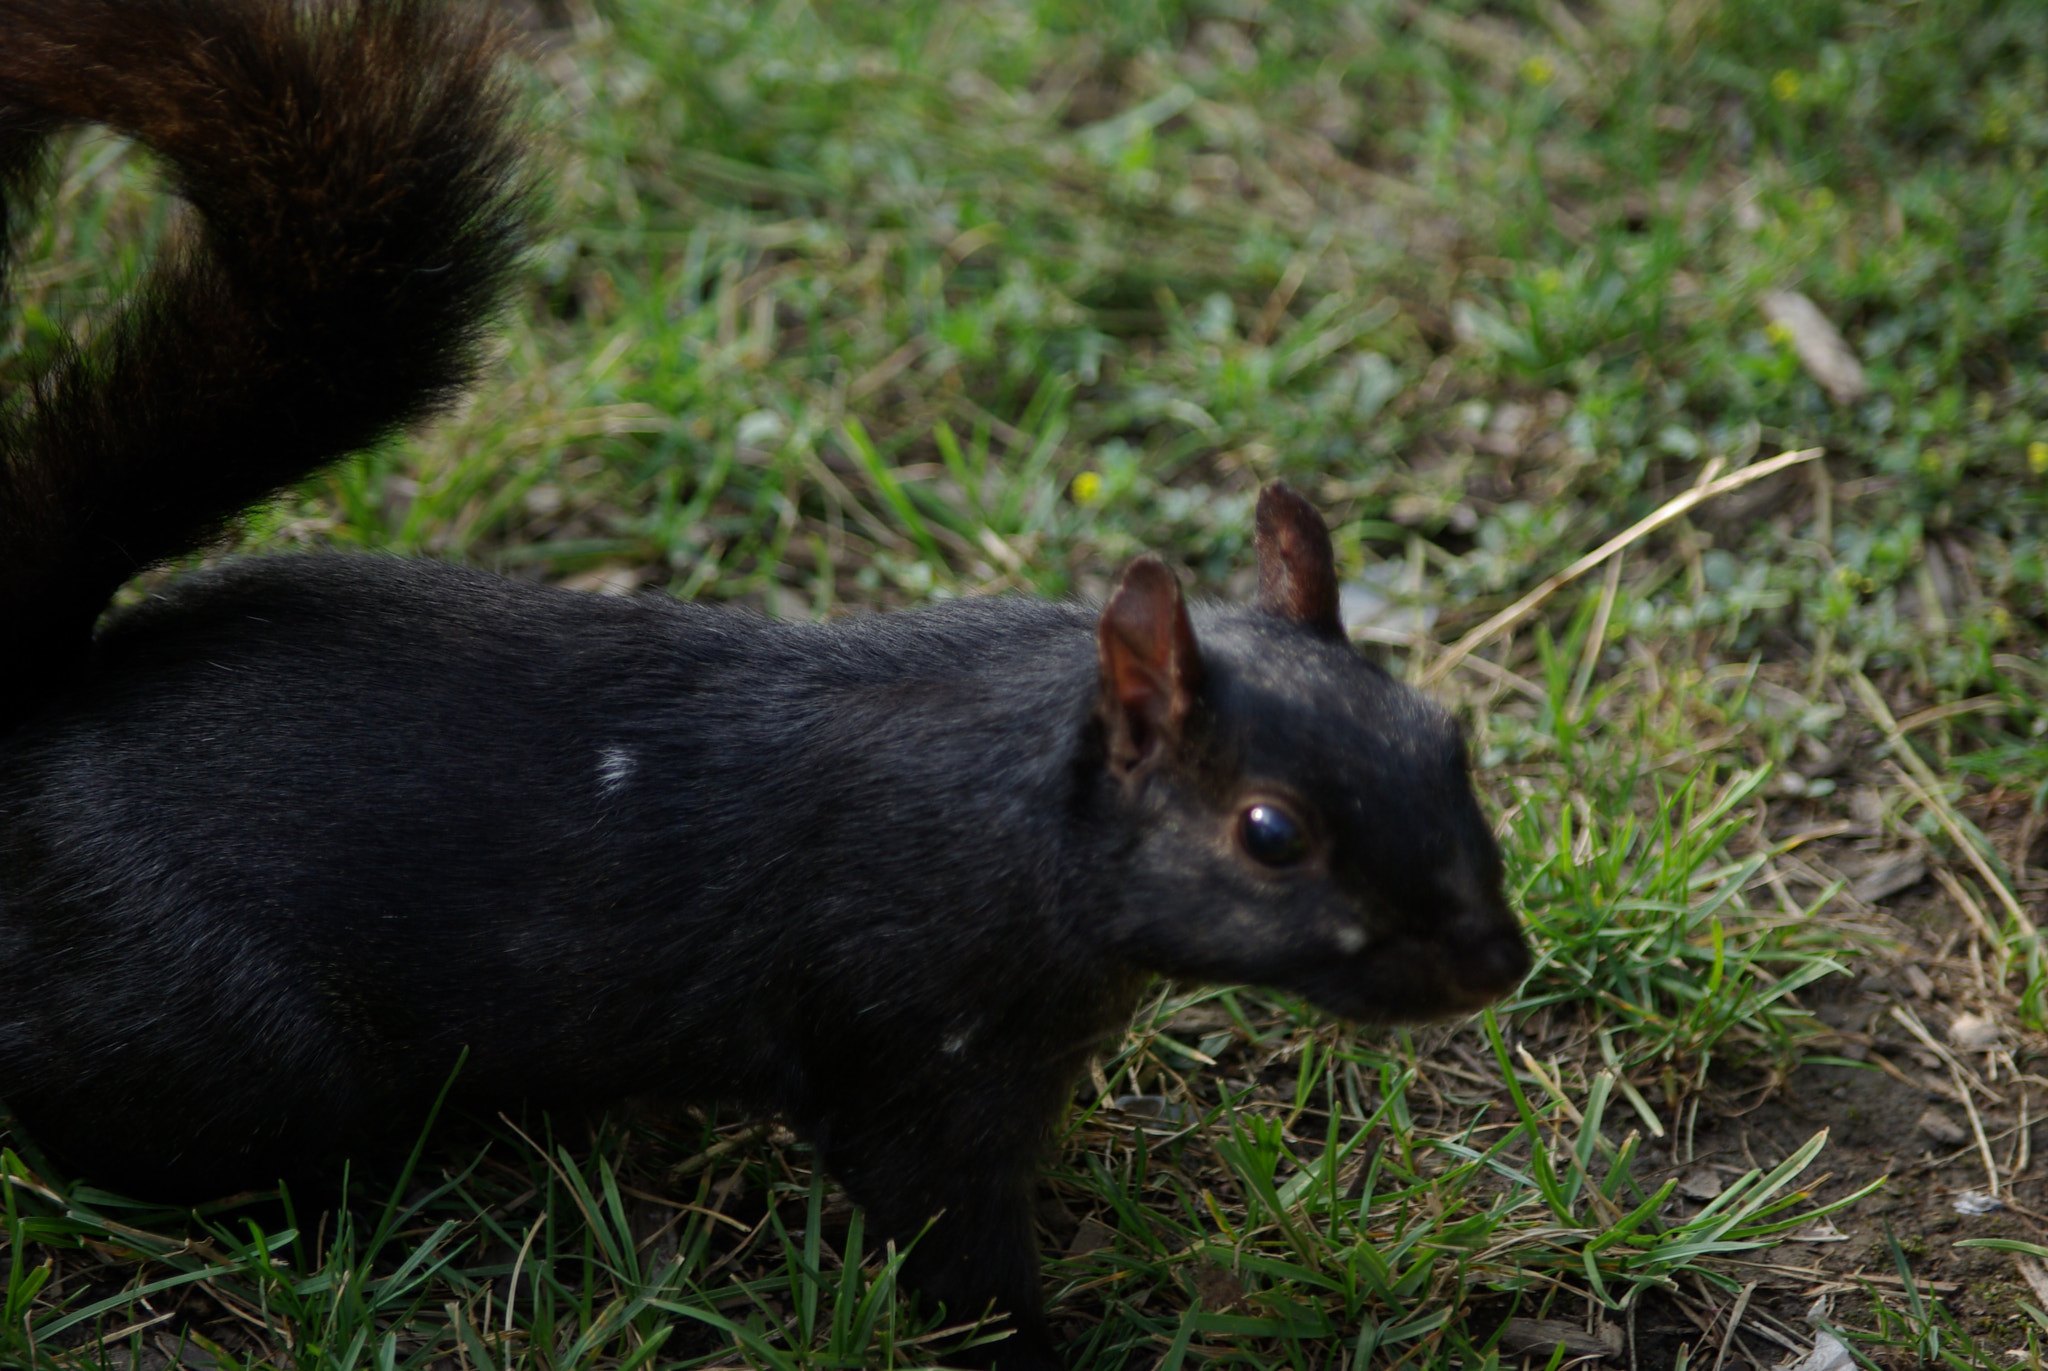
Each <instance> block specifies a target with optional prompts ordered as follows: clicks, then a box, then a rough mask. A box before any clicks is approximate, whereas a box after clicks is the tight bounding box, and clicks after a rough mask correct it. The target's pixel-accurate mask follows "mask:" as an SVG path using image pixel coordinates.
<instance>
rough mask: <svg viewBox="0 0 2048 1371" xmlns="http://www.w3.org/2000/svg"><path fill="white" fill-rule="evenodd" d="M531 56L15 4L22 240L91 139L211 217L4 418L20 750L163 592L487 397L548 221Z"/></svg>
mask: <svg viewBox="0 0 2048 1371" xmlns="http://www.w3.org/2000/svg"><path fill="white" fill-rule="evenodd" d="M503 50H504V42H503V40H502V37H501V35H500V32H499V31H498V30H497V29H495V28H494V27H493V26H492V25H491V24H490V23H489V22H487V21H486V20H483V19H480V18H476V17H470V16H466V15H465V14H464V13H463V12H460V11H457V10H454V9H450V8H447V7H445V6H443V5H440V4H437V3H432V2H431V0H429V2H427V3H419V2H416V0H316V3H313V4H310V5H308V4H292V3H288V0H0V230H5V229H6V228H9V227H18V221H19V218H20V215H21V209H22V202H23V200H24V198H25V197H26V196H27V195H28V193H29V192H30V191H31V190H32V189H33V188H34V187H35V185H36V184H37V183H38V181H39V180H40V179H41V178H40V167H41V164H42V161H43V158H42V155H41V152H42V145H43V143H44V142H45V141H46V140H47V138H48V136H49V135H50V134H51V133H53V132H55V131H57V130H59V129H61V128H63V127H66V126H68V125H74V124H84V123H97V124H105V125H108V126H110V127H112V128H114V129H116V130H118V131H119V132H121V133H124V134H127V135H129V136H130V137H133V138H135V139H136V140H138V141H139V142H142V143H144V144H146V145H147V146H149V147H150V148H152V149H153V150H155V152H156V153H157V154H158V156H159V157H160V158H161V159H162V160H163V162H164V164H165V166H166V168H167V172H168V175H169V177H170V180H171V183H172V185H173V187H174V188H175V189H176V190H177V191H178V192H179V193H180V194H181V195H182V196H184V197H185V199H187V200H188V201H189V202H190V203H191V205H192V207H193V208H194V209H195V210H196V211H197V214H196V215H195V216H194V222H193V223H192V224H191V226H190V232H189V233H187V234H186V235H185V236H184V237H183V239H182V240H181V241H179V242H178V244H177V245H176V246H175V247H173V248H170V249H167V250H166V252H165V253H164V254H163V256H162V259H161V260H160V261H159V262H158V263H157V264H156V266H155V268H154V269H153V271H152V272H151V274H150V275H149V277H148V278H147V280H146V281H145V282H144V283H143V284H142V286H141V288H140V289H139V291H138V292H137V293H136V295H135V297H134V298H133V299H131V300H129V301H128V302H127V303H126V305H125V308H124V309H123V310H122V311H121V313H120V314H119V316H118V317H117V318H116V319H115V320H113V321H112V322H111V323H110V324H109V325H108V326H107V327H106V328H104V329H103V330H101V331H100V332H99V334H98V335H97V336H96V337H95V338H94V339H93V341H91V342H90V343H88V344H87V345H85V346H84V347H83V348H80V349H76V350H72V351H69V352H67V353H66V354H64V355H62V356H60V357H59V358H58V360H57V361H56V362H55V364H54V365H52V366H51V367H50V368H49V369H48V370H46V371H45V372H44V373H43V374H42V375H41V376H40V377H39V378H37V379H36V380H34V381H33V382H31V383H29V384H28V385H27V386H25V387H23V388H22V389H21V391H20V392H18V393H16V394H12V395H9V396H6V397H5V399H4V406H0V727H5V726H6V725H8V724H11V723H13V722H14V721H15V720H16V719H18V718H19V717H20V714H21V711H22V710H24V709H25V708H26V707H27V706H28V705H29V704H30V703H32V702H33V701H35V700H36V699H37V698H39V697H41V696H43V695H45V694H47V693H48V692H49V691H50V690H51V689H53V688H54V687H55V684H56V683H57V682H58V681H61V680H62V679H63V678H64V677H65V676H66V675H68V673H69V672H70V671H71V670H72V669H73V668H74V667H75V666H76V665H77V664H78V663H80V662H82V661H83V660H84V658H85V655H86V653H87V650H88V648H89V646H90V642H91V634H92V627H93V624H94V622H95V621H96V620H97V618H98V617H99V614H100V611H101V610H102V609H103V608H104V607H105V605H106V603H107V600H108V597H109V596H111V595H112V594H113V592H114V591H115V590H116V589H117V588H118V587H119V586H120V585H121V583H122V582H124V581H126V580H127V579H128V578H129V577H130V576H132V575H134V574H135V572H136V571H137V570H139V569H140V568H143V567H146V566H148V565H150V564H151V563H153V562H157V561H161V560H162V559H164V558H167V557H172V556H176V555H177V554H179V553H183V552H187V551H190V550H192V549H194V548H196V547H199V546H202V545H203V544H204V543H205V542H206V541H208V540H209V539H210V538H211V537H213V536H215V535H216V534H217V532H218V530H219V529H220V527H221V525H222V524H223V522H224V521H225V520H227V519H229V518H231V517H232V516H233V515H234V514H236V513H237V512H238V511H240V510H242V509H243V508H245V507H247V506H248V505H250V504H252V503H254V502H255V501H257V500H260V499H261V498H263V497H264V496H265V495H267V494H269V493H270V492H272V491H274V490H276V489H277V488H278V487H280V486H283V485H287V484H289V483H291V482H293V481H296V480H299V479H301V478H303V477H304V476H306V475H308V474H309V473H311V472H312V471H314V470H316V469H317V468H319V467H320V466H322V465H324V464H325V463H328V462H330V461H332V460H334V459H335V458H337V457H340V456H343V455H345V454H347V453H350V452H353V451H356V450H358V449H360V448H363V447H367V446H369V445H370V444H373V443H375V442H377V441H378V440H380V439H382V438H385V437H387V436H388V435H390V434H391V433H392V432H393V431H394V430H396V429H397V428H399V427H401V426H402V425H405V424H408V423H411V422H413V421H415V420H417V419H419V418H421V417H422V416H424V415H426V414H428V413H429V412H431V411H433V410H434V409H436V408H437V407H439V406H441V405H443V404H445V403H446V402H447V401H449V400H450V399H452V398H453V397H454V396H455V395H456V394H457V393H458V392H459V391H460V390H461V389H462V388H463V387H464V386H465V385H466V384H467V383H468V382H469V381H470V379H471V377H472V375H473V374H474V372H475V370H476V367H477V362H478V358H479V351H480V344H481V342H482V337H483V331H484V329H485V326H486V325H487V324H488V323H489V321H490V318H491V316H492V314H493V312H494V309H495V307H496V305H497V303H498V301H499V300H500V298H501V296H502V294H503V292H504V288H505V286H506V284H507V282H508V280H509V278H510V275H511V271H512V268H513V265H514V263H515V260H516V258H517V257H518V255H519V253H520V251H521V248H522V246H523V245H524V243H525V241H526V237H527V232H528V228H529V224H530V221H531V209H532V203H533V199H534V197H533V192H532V183H531V181H530V179H529V177H528V173H527V170H526V166H525V163H524V161H523V159H522V157H521V150H520V144H519V140H518V137H517V134H516V131H515V128H514V125H513V122H512V119H511V113H510V112H511V108H512V106H513V104H514V100H513V97H512V94H511V92H510V91H509V90H508V88H507V86H506V84H505V83H504V81H503V79H502V78H501V76H500V75H499V74H498V64H499V61H500V58H501V57H502V55H503Z"/></svg>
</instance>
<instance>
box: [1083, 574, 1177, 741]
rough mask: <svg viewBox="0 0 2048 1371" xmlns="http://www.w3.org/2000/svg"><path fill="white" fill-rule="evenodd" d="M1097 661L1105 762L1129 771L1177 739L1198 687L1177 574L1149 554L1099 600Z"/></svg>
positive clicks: (1096, 638) (1096, 628) (1096, 640)
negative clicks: (1106, 744) (1106, 746)
mask: <svg viewBox="0 0 2048 1371" xmlns="http://www.w3.org/2000/svg"><path fill="white" fill-rule="evenodd" d="M1095 647H1096V653H1097V656H1098V658H1099V659H1100V661H1101V663H1102V702H1101V704H1100V706H1099V708H1100V710H1101V713H1102V721H1103V724H1104V725H1105V726H1106V728H1107V730H1108V735H1109V765H1110V770H1111V771H1112V772H1114V773H1115V774H1116V775H1117V776H1118V777H1120V778H1121V777H1126V776H1129V775H1130V774H1131V773H1132V772H1134V771H1136V770H1138V769H1139V768H1140V767H1142V766H1144V765H1145V764H1146V763H1148V762H1150V761H1152V760H1153V759H1154V758H1155V757H1157V756H1158V755H1159V754H1160V753H1161V751H1162V750H1163V749H1165V748H1168V747H1172V746H1174V745H1175V744H1177V743H1179V742H1180V740H1181V730H1182V727H1183V726H1184V725H1185V724H1186V722H1187V718H1188V715H1189V713H1190V712H1191V711H1192V710H1193V709H1194V706H1195V696H1196V694H1197V693H1198V692H1199V691H1200V690H1201V688H1202V657H1201V652H1200V649H1198V648H1197V647H1196V646H1195V630H1194V627H1193V625H1191V624H1190V623H1189V622H1188V608H1187V605H1186V604H1185V603H1183V602H1182V600H1181V597H1180V582H1178V581H1176V580H1175V579H1174V578H1173V573H1172V572H1171V571H1168V570H1167V569H1166V566H1165V564H1164V563H1162V562H1161V561H1160V560H1159V559H1158V558H1156V557H1140V558H1138V559H1137V560H1136V561H1134V562H1132V563H1131V564H1130V566H1128V567H1126V568H1125V569H1124V574H1123V577H1122V579H1120V580H1119V581H1118V582H1117V586H1116V590H1115V591H1114V592H1112V593H1111V595H1110V597H1109V603H1108V604H1106V605H1104V606H1103V607H1102V618H1101V620H1100V621H1099V622H1098V623H1097V624H1096V627H1095Z"/></svg>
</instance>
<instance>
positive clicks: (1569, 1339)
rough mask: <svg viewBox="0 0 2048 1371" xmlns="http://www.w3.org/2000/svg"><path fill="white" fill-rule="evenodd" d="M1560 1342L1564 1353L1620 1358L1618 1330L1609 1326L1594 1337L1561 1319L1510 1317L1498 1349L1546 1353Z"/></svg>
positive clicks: (1521, 1353)
mask: <svg viewBox="0 0 2048 1371" xmlns="http://www.w3.org/2000/svg"><path fill="white" fill-rule="evenodd" d="M1560 1343H1562V1344H1563V1345H1564V1350H1565V1354H1566V1355H1567V1356H1572V1357H1619V1356H1620V1355H1621V1349H1622V1341H1621V1330H1620V1329H1619V1328H1616V1327H1614V1326H1612V1325H1608V1326H1607V1327H1604V1328H1602V1329H1601V1330H1600V1336H1598V1337H1596V1336H1594V1335H1593V1334H1591V1333H1588V1332H1587V1331H1586V1330H1585V1329H1583V1328H1581V1327H1579V1326H1578V1325H1577V1324H1575V1323H1568V1322H1566V1321H1565V1320H1564V1319H1509V1320H1508V1324H1507V1327H1506V1328H1504V1329H1502V1330H1501V1335H1500V1350H1501V1351H1503V1352H1505V1353H1507V1354H1508V1355H1509V1356H1511V1357H1519V1356H1524V1355H1527V1354H1529V1353H1532V1352H1533V1353H1538V1354H1542V1353H1547V1352H1550V1351H1552V1350H1553V1349H1555V1348H1556V1347H1557V1346H1558V1344H1560Z"/></svg>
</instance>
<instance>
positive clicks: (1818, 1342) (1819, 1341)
mask: <svg viewBox="0 0 2048 1371" xmlns="http://www.w3.org/2000/svg"><path fill="white" fill-rule="evenodd" d="M1856 1365H1857V1362H1856V1354H1855V1353H1853V1352H1851V1351H1850V1350H1849V1349H1848V1347H1847V1346H1846V1345H1844V1344H1843V1342H1842V1340H1841V1339H1840V1338H1838V1337H1836V1336H1835V1335H1834V1334H1833V1333H1829V1332H1826V1331H1822V1332H1820V1333H1816V1334H1815V1335H1814V1339H1813V1350H1812V1351H1811V1352H1808V1353H1807V1354H1806V1355H1805V1356H1803V1357H1801V1358H1800V1359H1799V1360H1798V1361H1797V1362H1794V1363H1793V1364H1792V1366H1791V1368H1790V1371H1856Z"/></svg>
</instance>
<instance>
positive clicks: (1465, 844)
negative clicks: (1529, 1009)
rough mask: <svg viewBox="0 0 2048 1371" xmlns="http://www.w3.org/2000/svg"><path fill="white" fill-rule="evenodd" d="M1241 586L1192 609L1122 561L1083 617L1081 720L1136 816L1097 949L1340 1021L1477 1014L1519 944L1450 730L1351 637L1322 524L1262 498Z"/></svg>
mask: <svg viewBox="0 0 2048 1371" xmlns="http://www.w3.org/2000/svg"><path fill="white" fill-rule="evenodd" d="M1257 517H1258V523H1257V545H1258V556H1259V597H1258V601H1257V604H1256V605H1255V606H1253V607H1251V608H1248V609H1207V608H1201V607H1198V608H1197V609H1196V611H1195V613H1194V614H1192V615H1191V614H1190V613H1189V610H1188V606H1187V605H1186V603H1185V602H1184V601H1183V600H1182V598H1181V593H1180V586H1179V583H1178V582H1177V581H1175V579H1174V577H1173V574H1172V573H1171V572H1170V571H1168V570H1167V569H1166V567H1165V566H1164V565H1162V564H1161V563H1160V562H1158V561H1157V560H1155V559H1153V558H1151V557H1141V558H1139V559H1138V560H1137V561H1135V562H1134V563H1132V564H1131V566H1130V567H1129V568H1128V569H1127V570H1126V571H1125V572H1124V574H1123V577H1122V579H1121V580H1120V581H1119V582H1118V584H1117V587H1116V590H1115V592H1114V593H1113V594H1112V595H1111V596H1110V598H1109V601H1108V603H1107V604H1106V605H1104V607H1103V610H1102V615H1101V618H1100V620H1099V622H1098V625H1097V630H1096V644H1097V652H1098V658H1099V661H1100V666H1101V693H1100V697H1099V700H1098V703H1097V707H1096V710H1097V717H1098V719H1099V721H1100V723H1101V725H1102V737H1103V742H1104V754H1105V755H1104V762H1103V764H1104V768H1105V771H1106V773H1107V776H1108V781H1109V784H1110V785H1111V787H1112V788H1113V789H1114V790H1115V791H1116V793H1117V798H1116V803H1117V805H1118V806H1119V808H1121V809H1122V810H1123V811H1124V812H1125V813H1126V814H1128V815H1129V816H1130V818H1131V819H1132V820H1133V821H1134V822H1133V826H1132V828H1131V829H1130V830H1129V831H1130V833H1131V834H1132V837H1131V847H1130V850H1129V853H1128V860H1129V863H1130V865H1129V868H1128V877H1127V880H1126V883H1125V886H1124V900H1123V903H1122V905H1121V907H1120V909H1119V910H1118V912H1117V914H1116V915H1115V916H1114V918H1113V920H1112V927H1111V928H1110V929H1108V930H1107V932H1108V935H1109V938H1110V941H1111V944H1112V945H1113V946H1114V947H1115V948H1116V949H1117V950H1118V951H1119V952H1120V953H1121V954H1123V955H1125V956H1127V957H1129V958H1130V959H1131V960H1132V961H1134V962H1136V963H1138V964H1140V965H1142V966H1144V967H1146V968H1147V969H1150V970H1154V971H1160V972H1164V973H1167V974H1169V975H1174V976H1181V977H1186V978H1189V979H1195V980H1206V981H1250V982H1256V983H1259V984H1263V985H1270V986H1275V987H1278V988H1280V989H1284V990H1291V991H1294V992H1296V993H1298V994H1301V995H1304V996H1306V997H1307V998H1308V999H1310V1000H1312V1001H1313V1002H1315V1003H1316V1004H1317V1005H1320V1006H1321V1007H1322V1008H1324V1009H1327V1010H1329V1011H1330V1012H1332V1013H1335V1014H1338V1015H1341V1016H1343V1017H1346V1018H1350V1019H1357V1020H1363V1021H1373V1022H1389V1021H1402V1020H1413V1019H1424V1018H1431V1017H1435V1016H1439V1015H1444V1014H1453V1013H1458V1012H1462V1011H1467V1010H1472V1009H1476V1008H1478V1007H1479V1006H1481V1005H1483V1004H1485V1003H1487V1002H1488V1001H1490V1000H1492V999H1494V998H1495V997H1497V996H1499V995H1501V994H1504V993H1505V992H1507V991H1508V990H1511V989H1513V988H1514V986H1515V985H1516V983H1517V982H1519V981H1520V980H1521V978H1522V977H1523V976H1524V975H1525V974H1526V973H1527V971H1528V969H1529V952H1528V948H1527V946H1526V944H1525V943H1524V942H1523V939H1522V932H1521V928H1520V926H1519V924H1518V923H1517V921H1516V919H1515V916H1514V914H1513V913H1512V911H1511V910H1510V909H1509V908H1508V904H1507V900H1506V898H1505V897H1504V895H1503V894H1502V890H1501V860H1500V850H1499V848H1498V846H1497V845H1496V844H1495V842H1494V840H1493V835H1492V833H1491V832H1490V831H1489V830H1488V828H1487V825H1486V821H1485V818H1484V816H1482V815H1481V813H1480V811H1479V805H1478V803H1477V801H1476V800H1475V799H1474V798H1473V794H1472V785H1471V777H1470V762H1469V759H1468V757H1467V754H1466V749H1465V743H1464V738H1463V735H1462V733H1461V732H1460V730H1459V728H1458V726H1457V724H1456V722H1455V721H1454V720H1452V718H1451V717H1450V716H1449V715H1448V714H1447V713H1445V712H1444V711H1443V710H1442V709H1441V708H1439V707H1438V706H1437V705H1435V704H1433V703H1432V702H1430V701H1429V700H1427V699H1425V698H1424V697H1423V696H1421V695H1420V694H1418V693H1417V692H1416V691H1414V690H1412V689H1410V688H1409V687H1407V686H1405V685H1403V684H1402V683H1400V682H1399V681H1396V680H1395V679H1394V678H1393V677H1391V676H1389V675H1388V674H1387V673H1386V672H1385V671H1384V670H1382V669H1381V668H1380V667H1378V666H1377V665H1375V664H1373V663H1372V662H1370V661H1368V660H1366V659H1365V658H1364V657H1363V656H1361V655H1360V654H1359V653H1358V652H1357V651H1356V650H1355V649H1354V648H1353V647H1352V646H1351V645H1350V643H1349V642H1348V641H1347V640H1346V638H1345V636H1344V628H1343V623H1342V621H1341V620H1340V618H1339V616H1338V608H1337V575H1336V567H1335V561H1334V558H1333V555H1332V551H1331V547H1330V535H1329V531H1328V529H1327V528H1325V526H1324V524H1323V520H1322V516H1321V515H1319V514H1318V513H1317V512H1316V510H1315V508H1314V507H1313V506H1312V505H1310V504H1309V503H1308V502H1307V501H1306V500H1304V499H1302V497H1301V496H1299V495H1297V494H1295V493H1294V492H1293V491H1292V490H1289V489H1288V488H1287V487H1286V486H1284V485H1281V484H1279V483H1277V482H1276V483H1274V484H1272V485H1269V486H1267V487H1266V488H1265V490H1264V491H1262V492H1261V493H1260V496H1259V505H1258V516H1257Z"/></svg>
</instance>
